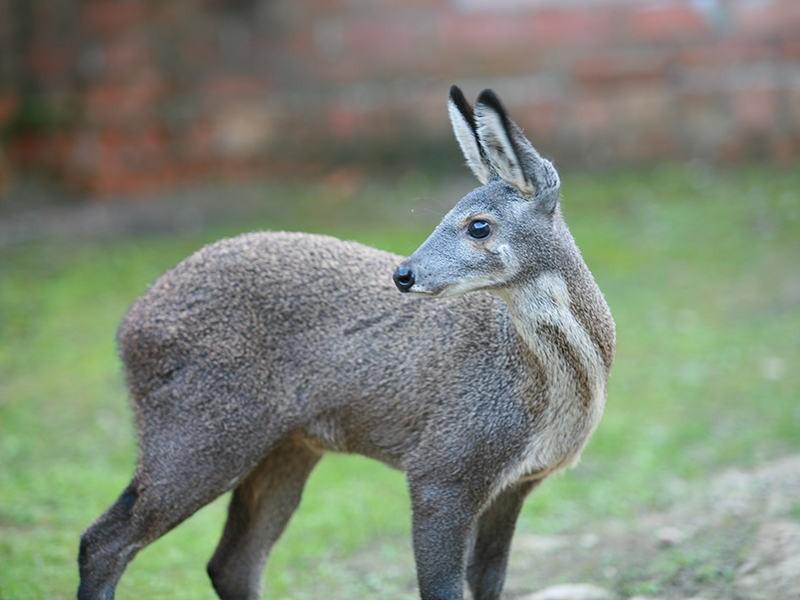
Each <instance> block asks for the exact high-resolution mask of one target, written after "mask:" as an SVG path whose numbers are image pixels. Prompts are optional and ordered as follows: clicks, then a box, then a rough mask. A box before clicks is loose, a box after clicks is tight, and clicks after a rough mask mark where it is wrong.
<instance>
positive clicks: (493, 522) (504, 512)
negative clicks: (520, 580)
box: [467, 481, 538, 600]
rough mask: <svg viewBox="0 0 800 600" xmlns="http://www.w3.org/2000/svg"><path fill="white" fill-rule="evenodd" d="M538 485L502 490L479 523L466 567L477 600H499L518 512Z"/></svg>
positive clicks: (473, 595) (524, 482) (526, 483)
mask: <svg viewBox="0 0 800 600" xmlns="http://www.w3.org/2000/svg"><path fill="white" fill-rule="evenodd" d="M537 483H538V481H523V482H520V483H517V484H516V485H513V486H511V487H510V488H508V489H506V490H503V491H502V492H501V493H500V494H499V495H498V496H497V498H495V499H494V500H493V501H492V503H491V504H490V505H489V506H488V508H486V510H485V511H484V513H483V514H482V515H481V516H480V518H479V519H478V525H477V528H476V529H477V530H476V532H475V545H474V547H473V548H472V552H471V555H470V559H469V564H468V566H467V581H468V583H469V589H470V591H471V592H472V597H473V599H474V600H498V599H499V598H500V593H501V592H502V590H503V583H505V579H506V566H507V564H508V552H509V549H510V548H511V538H512V537H513V535H514V527H515V526H516V523H517V517H518V516H519V511H520V509H521V508H522V503H523V502H524V500H525V497H526V496H527V495H528V493H529V492H530V491H531V490H532V489H533V488H534V487H535V486H536V484H537Z"/></svg>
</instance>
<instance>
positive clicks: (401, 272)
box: [392, 265, 414, 292]
mask: <svg viewBox="0 0 800 600" xmlns="http://www.w3.org/2000/svg"><path fill="white" fill-rule="evenodd" d="M392 279H394V284H395V285H396V286H397V289H398V290H400V291H401V292H407V291H408V290H410V289H411V286H413V285H414V273H413V271H411V269H410V268H409V267H407V266H406V265H400V266H399V267H397V268H396V269H395V270H394V274H393V275H392Z"/></svg>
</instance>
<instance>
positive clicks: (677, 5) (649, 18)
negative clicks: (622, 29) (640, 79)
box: [628, 0, 711, 42]
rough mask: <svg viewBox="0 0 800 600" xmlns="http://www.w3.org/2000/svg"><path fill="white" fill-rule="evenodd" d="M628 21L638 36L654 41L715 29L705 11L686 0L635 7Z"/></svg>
mask: <svg viewBox="0 0 800 600" xmlns="http://www.w3.org/2000/svg"><path fill="white" fill-rule="evenodd" d="M628 22H629V28H630V32H631V35H632V36H633V37H634V38H635V39H640V40H643V41H650V42H654V41H660V42H663V41H672V40H675V41H677V40H685V39H687V38H691V37H694V38H697V37H700V36H705V35H708V34H710V33H711V29H710V26H709V23H708V22H707V21H706V20H705V18H704V17H703V15H702V14H701V13H700V12H699V11H697V10H695V9H694V8H692V6H691V5H690V3H689V2H687V1H686V0H672V1H671V2H668V3H666V4H657V5H652V6H647V7H644V8H637V9H634V10H633V12H632V13H631V15H630V17H629V20H628Z"/></svg>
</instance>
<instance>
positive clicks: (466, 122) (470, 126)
mask: <svg viewBox="0 0 800 600" xmlns="http://www.w3.org/2000/svg"><path fill="white" fill-rule="evenodd" d="M447 112H448V113H449V115H450V123H451V124H452V126H453V133H454V134H455V136H456V140H457V141H458V145H459V146H460V147H461V152H462V153H463V154H464V159H465V160H466V161H467V166H468V167H469V168H470V171H472V172H473V174H474V175H475V177H477V178H478V181H480V182H481V183H487V182H488V181H489V179H491V176H492V172H491V169H490V167H489V163H488V161H487V160H486V157H485V156H484V154H483V149H482V148H481V145H480V142H479V139H478V131H477V128H476V125H475V115H474V114H473V112H472V107H471V106H470V105H469V103H468V102H467V100H466V98H464V94H463V93H462V92H461V90H460V89H459V88H458V87H456V86H452V87H451V88H450V99H449V100H448V102H447Z"/></svg>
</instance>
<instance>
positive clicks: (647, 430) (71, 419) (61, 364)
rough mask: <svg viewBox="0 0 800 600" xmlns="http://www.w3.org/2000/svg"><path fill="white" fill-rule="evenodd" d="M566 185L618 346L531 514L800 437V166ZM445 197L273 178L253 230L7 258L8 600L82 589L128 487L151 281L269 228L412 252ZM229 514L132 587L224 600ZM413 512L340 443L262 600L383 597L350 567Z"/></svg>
mask: <svg viewBox="0 0 800 600" xmlns="http://www.w3.org/2000/svg"><path fill="white" fill-rule="evenodd" d="M564 179H565V186H564V210H565V213H566V216H567V219H568V222H569V223H570V226H571V229H572V231H573V234H574V235H575V237H576V239H577V240H578V243H579V244H580V246H581V248H582V250H583V252H584V256H585V257H586V260H587V262H588V263H589V265H590V267H591V268H592V270H593V272H594V273H595V276H596V279H597V280H598V282H599V283H600V285H601V287H602V288H603V290H604V291H605V293H606V296H607V298H608V301H609V304H610V305H611V307H612V311H613V312H614V315H615V318H616V321H617V326H618V354H617V359H616V364H615V367H614V370H613V373H612V377H611V382H610V389H609V402H608V406H607V410H606V415H605V417H604V420H603V422H602V423H601V425H600V427H599V429H598V431H597V433H596V434H595V437H594V439H593V441H592V442H591V444H590V445H589V447H588V448H587V450H586V452H585V454H584V459H583V461H582V463H581V465H580V466H579V467H578V468H577V469H575V470H573V471H570V472H568V473H566V474H564V475H560V476H557V477H553V478H551V479H550V480H549V481H548V482H547V483H546V484H545V485H544V486H542V488H541V489H540V490H538V491H537V492H536V494H535V495H534V496H532V497H531V499H530V500H529V502H528V503H527V505H526V509H525V512H524V514H523V518H522V526H523V527H525V528H527V529H530V530H536V531H543V532H557V531H561V530H565V529H568V528H572V527H577V526H580V524H581V523H584V522H586V521H587V520H591V519H595V518H602V517H607V516H617V517H621V518H625V517H626V516H628V515H632V514H634V512H635V511H638V510H641V509H642V508H644V507H657V506H660V505H664V504H666V503H667V502H669V501H670V500H671V499H674V498H675V497H676V496H677V495H679V494H681V493H683V491H684V490H685V489H687V486H691V485H702V482H703V480H704V478H705V477H707V476H708V475H709V474H710V473H712V472H714V471H715V470H717V469H719V468H721V467H723V466H725V465H730V464H756V463H758V462H760V461H764V460H766V459H768V458H769V457H772V456H778V455H781V454H784V453H788V452H796V451H798V449H800V402H798V390H800V371H799V370H798V369H797V366H798V365H800V334H799V333H798V332H800V268H799V267H798V261H799V260H800V191H799V190H800V169H796V168H795V169H792V170H787V171H779V170H774V169H768V168H765V167H753V168H748V169H744V170H741V171H738V172H735V173H734V172H722V173H720V172H714V171H707V170H703V169H699V168H688V167H687V168H677V167H675V168H665V169H661V170H657V171H648V172H626V173H619V174H612V175H601V176H598V175H594V176H589V175H572V176H569V175H567V176H565V177H564ZM267 190H269V191H270V193H269V194H268V193H267ZM276 190H277V193H276ZM443 194H445V190H442V189H439V190H436V189H434V188H433V186H432V185H430V184H429V182H428V181H426V180H424V179H421V180H400V181H392V182H385V183H383V184H381V183H380V182H375V183H370V184H367V185H366V186H364V187H363V188H361V189H359V190H357V191H355V192H351V191H349V190H340V192H339V193H334V194H330V193H329V192H328V191H327V188H326V186H321V185H320V186H306V187H301V186H298V185H289V186H278V187H277V188H276V187H270V188H265V192H264V196H265V197H264V206H265V209H264V215H263V217H260V218H258V219H256V220H255V221H254V222H252V223H248V224H247V226H246V227H239V228H234V227H231V226H228V227H225V228H220V229H218V230H215V231H207V232H204V233H202V234H193V235H190V236H173V237H166V236H150V237H140V238H135V239H122V240H117V241H113V242H80V241H76V242H69V243H68V242H60V243H56V242H49V243H35V244H29V245H27V246H25V247H21V248H17V249H14V250H13V251H11V250H6V251H4V252H2V253H0V598H2V599H4V600H5V599H11V598H14V599H16V598H25V599H27V598H66V597H72V596H73V595H74V590H75V586H76V585H77V568H76V563H75V557H76V554H77V546H78V536H79V534H80V531H81V530H82V529H83V528H84V527H85V526H86V525H88V524H89V523H90V522H91V520H92V519H93V518H95V517H96V516H97V515H98V514H99V513H100V512H101V511H102V510H104V509H105V508H106V507H107V506H108V505H109V504H110V503H111V502H112V501H113V500H114V499H115V498H116V496H117V495H118V493H119V492H120V491H121V490H122V488H123V487H124V486H125V485H126V484H127V481H128V479H129V477H130V474H131V469H132V465H133V462H134V459H135V439H134V433H133V429H132V423H131V417H130V413H129V409H128V405H127V402H126V398H125V391H124V387H123V384H122V378H121V376H120V365H119V362H118V359H117V357H116V352H115V348H114V332H115V327H116V324H117V322H118V321H119V319H120V317H121V316H122V315H123V313H124V311H125V309H126V307H127V306H128V304H129V303H130V302H131V301H132V300H133V299H134V298H135V297H136V296H137V295H139V294H140V293H141V292H142V291H143V290H144V289H145V287H146V285H147V284H148V283H149V282H151V281H152V280H153V279H154V278H155V277H157V276H158V275H159V274H160V273H161V272H162V271H163V270H165V269H166V268H168V267H170V266H171V265H173V264H175V263H176V262H177V261H179V260H180V259H181V258H183V257H184V256H186V255H188V254H189V253H190V252H192V251H193V250H194V249H196V248H198V247H199V246H201V245H202V244H204V243H206V242H208V241H211V240H213V239H215V238H217V237H220V236H223V235H230V234H233V233H236V232H237V231H244V230H250V229H257V228H288V229H303V230H311V231H325V232H329V233H332V234H334V235H338V236H340V237H347V238H353V239H358V240H360V241H363V242H366V243H369V244H373V245H376V246H379V247H382V248H386V249H389V250H393V251H396V252H399V253H408V252H410V251H411V250H413V249H414V248H415V246H416V245H417V244H418V243H419V242H420V241H421V240H422V239H423V238H424V237H425V235H427V232H428V231H429V229H430V227H431V226H432V225H433V224H434V223H435V219H437V218H438V215H440V214H441V213H442V212H443V211H444V209H445V208H446V204H443V203H442V202H437V203H435V204H436V206H435V207H433V208H425V207H426V203H427V201H426V200H425V197H426V196H437V197H438V196H441V195H443ZM455 199H456V198H455V197H453V198H452V200H453V201H454V200H455ZM412 209H414V210H412ZM224 509H225V503H224V500H220V501H217V502H215V503H214V504H212V505H211V506H209V507H207V508H205V509H204V510H202V511H201V512H200V513H198V514H197V515H196V516H195V517H193V518H192V519H190V520H189V521H187V522H186V523H185V524H184V525H182V526H181V527H179V528H178V529H176V530H175V531H173V532H172V533H170V534H168V535H167V536H165V537H164V538H163V539H162V540H160V541H158V542H157V543H155V544H153V545H152V546H151V547H149V548H147V549H146V550H144V551H143V552H142V553H141V554H140V555H139V556H138V557H137V559H136V560H135V561H134V563H133V564H132V565H131V566H130V568H129V569H128V571H127V572H126V575H125V577H124V578H123V580H122V583H121V585H120V588H119V593H118V597H119V598H122V599H127V598H176V599H179V598H187V599H188V598H213V597H214V596H213V594H212V592H211V588H210V586H209V584H208V582H207V578H206V576H205V573H204V565H205V562H206V560H207V559H208V557H209V556H210V554H211V552H212V551H213V548H214V545H215V544H216V541H217V537H218V535H219V532H220V530H221V527H222V522H223V519H224ZM795 514H798V513H797V512H796V511H795ZM408 522H409V513H408V500H407V498H406V492H405V484H404V481H403V479H402V477H401V475H400V474H398V473H395V472H392V471H390V470H388V469H387V468H385V467H383V466H382V465H379V464H376V463H373V462H370V461H367V460H365V459H361V458H357V457H343V456H330V457H327V458H326V459H325V460H324V461H323V463H322V464H321V466H320V467H319V468H318V469H317V471H316V472H315V474H314V475H313V477H312V479H311V481H310V483H309V486H308V488H307V491H306V494H305V497H304V500H303V504H302V506H301V508H300V510H299V511H298V513H297V515H296V517H295V519H294V520H293V521H292V524H291V525H290V527H289V529H288V531H287V533H286V535H285V536H284V538H283V539H282V540H281V542H280V543H279V544H278V546H277V547H276V550H275V552H274V554H273V556H272V557H271V560H270V564H269V567H268V569H267V573H266V581H267V584H266V585H267V595H268V597H275V598H311V597H319V590H325V589H326V586H327V589H338V588H341V587H342V586H350V589H349V594H348V593H341V592H340V594H339V595H340V596H341V597H348V595H349V596H350V597H359V596H361V595H366V594H367V593H368V592H370V590H371V593H373V594H374V593H375V591H376V589H377V590H379V589H380V581H379V579H378V580H375V579H374V578H370V576H368V575H367V574H363V573H357V574H353V573H352V572H351V573H349V574H347V573H346V572H343V570H342V568H340V567H342V566H343V562H344V560H345V559H346V558H347V557H348V556H350V555H352V554H354V553H357V552H359V551H361V550H363V549H365V548H378V549H379V550H376V552H380V553H382V555H385V556H387V557H388V559H387V560H389V559H391V557H392V556H401V555H406V553H410V541H409V540H408V537H407V534H408V529H409V526H408ZM683 561H684V558H683V557H680V556H677V557H676V558H675V563H674V564H675V565H676V566H674V567H670V568H672V570H673V571H674V572H675V573H679V572H680V571H681V565H682V564H683ZM375 576H379V574H375ZM675 576H676V577H677V575H675ZM654 584H655V583H654ZM330 596H331V597H333V595H332V594H330ZM337 597H338V596H337Z"/></svg>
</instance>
